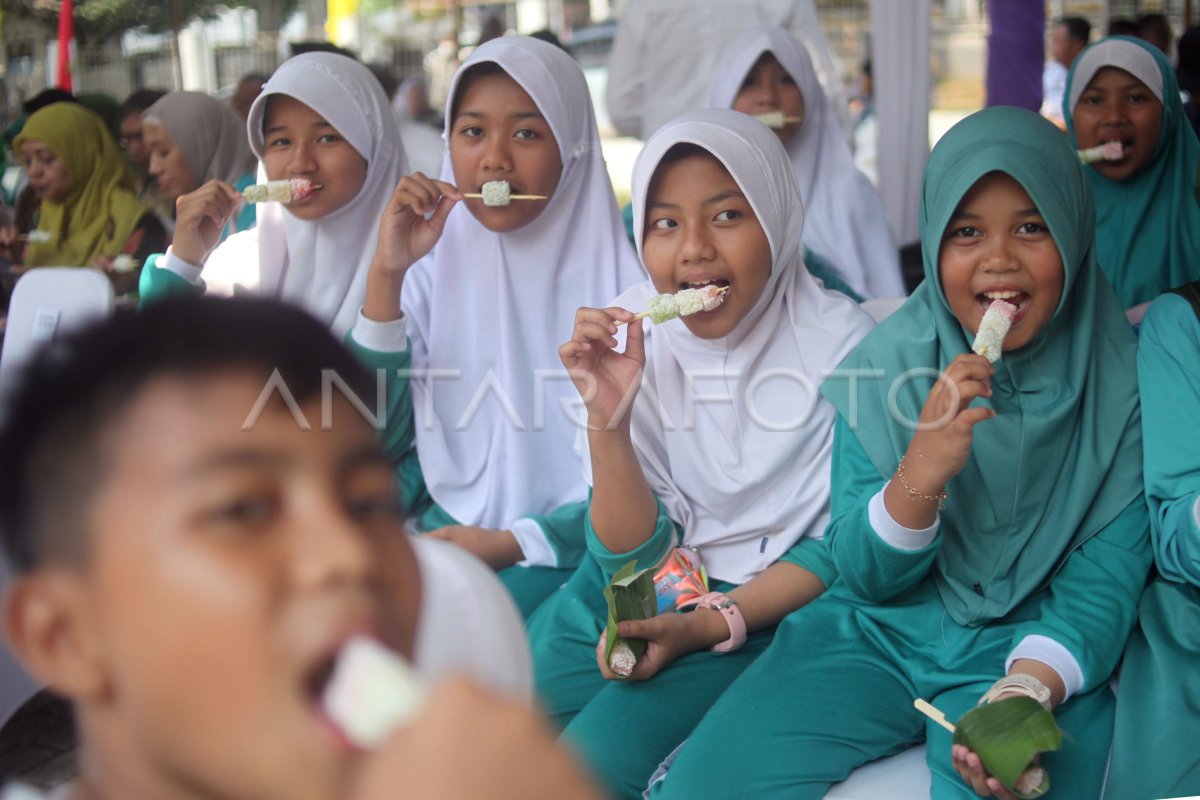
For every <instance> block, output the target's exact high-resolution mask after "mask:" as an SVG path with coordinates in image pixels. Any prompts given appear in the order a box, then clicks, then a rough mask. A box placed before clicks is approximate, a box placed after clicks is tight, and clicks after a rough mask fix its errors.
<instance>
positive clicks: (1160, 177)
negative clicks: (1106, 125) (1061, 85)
mask: <svg viewBox="0 0 1200 800" xmlns="http://www.w3.org/2000/svg"><path fill="white" fill-rule="evenodd" d="M1131 48H1136V49H1131ZM1146 54H1149V56H1151V57H1152V59H1151V58H1147V56H1146ZM1097 57H1099V62H1100V63H1101V64H1103V65H1105V66H1107V65H1112V66H1116V67H1119V68H1122V69H1125V70H1126V71H1129V70H1131V69H1133V70H1138V69H1139V64H1141V65H1142V66H1144V67H1145V69H1144V70H1141V71H1143V72H1154V71H1157V73H1158V79H1159V81H1161V86H1162V127H1161V129H1160V133H1159V137H1158V144H1157V145H1156V146H1155V149H1154V153H1153V155H1152V156H1151V159H1150V161H1149V162H1148V163H1147V164H1146V165H1145V166H1144V167H1143V168H1142V169H1141V170H1140V171H1139V172H1138V173H1137V174H1136V175H1134V176H1132V177H1130V178H1128V179H1126V180H1124V181H1114V180H1109V179H1108V178H1106V177H1104V176H1103V175H1101V174H1100V173H1099V172H1097V171H1096V170H1095V169H1093V168H1091V167H1087V168H1086V169H1085V170H1084V172H1085V174H1086V175H1087V176H1088V182H1089V183H1090V184H1091V187H1092V192H1093V193H1094V194H1095V196H1096V219H1097V223H1096V258H1097V259H1098V260H1099V262H1100V267H1101V269H1103V270H1104V274H1105V275H1107V276H1108V279H1109V280H1110V281H1111V282H1112V285H1113V288H1114V289H1116V291H1117V297H1118V298H1119V299H1120V301H1121V304H1122V306H1123V307H1125V308H1128V307H1130V306H1135V305H1137V304H1139V303H1145V302H1149V301H1150V300H1153V299H1154V298H1155V297H1157V296H1158V295H1160V294H1162V293H1163V292H1165V291H1167V290H1168V289H1170V288H1171V287H1173V286H1179V285H1180V284H1183V283H1185V282H1186V281H1194V280H1196V279H1197V278H1200V204H1197V201H1196V191H1197V183H1196V169H1197V166H1198V165H1200V144H1198V143H1197V141H1196V134H1195V133H1194V132H1193V131H1192V126H1191V125H1190V124H1189V123H1188V120H1187V115H1186V114H1185V113H1184V110H1183V103H1182V102H1181V101H1180V99H1179V84H1178V82H1177V81H1176V80H1175V71H1174V70H1173V69H1172V68H1171V64H1170V62H1168V61H1167V58H1166V56H1164V55H1163V54H1162V52H1161V51H1160V50H1159V49H1158V48H1156V47H1154V46H1153V45H1149V44H1146V43H1145V42H1143V41H1141V40H1140V39H1135V38H1132V37H1128V36H1110V37H1108V38H1106V39H1101V40H1100V41H1098V42H1095V43H1093V44H1092V45H1090V46H1089V47H1088V48H1086V49H1085V50H1084V51H1083V52H1082V53H1080V55H1079V56H1078V57H1077V58H1076V59H1075V62H1074V64H1073V65H1072V67H1071V71H1070V73H1069V75H1068V77H1067V85H1066V90H1065V91H1064V92H1063V118H1064V119H1066V121H1067V133H1068V135H1069V136H1070V140H1071V145H1072V146H1073V147H1077V146H1078V145H1077V143H1076V139H1075V123H1074V122H1073V121H1072V118H1071V117H1072V112H1073V110H1074V109H1073V108H1072V106H1071V102H1070V99H1071V94H1072V91H1073V86H1074V84H1075V83H1077V82H1079V81H1081V80H1082V81H1090V80H1091V79H1092V77H1094V73H1095V71H1097V70H1093V69H1091V68H1090V66H1089V64H1092V63H1094V61H1093V60H1094V59H1096V58H1097ZM1085 59H1088V60H1087V61H1085ZM1151 60H1152V62H1153V65H1151ZM1081 64H1082V65H1084V67H1085V73H1084V74H1080V73H1079V68H1080V65H1081ZM1135 77H1138V78H1139V79H1140V80H1142V81H1143V82H1146V81H1148V80H1152V79H1153V76H1152V75H1150V74H1143V75H1141V76H1135ZM1085 85H1086V84H1085Z"/></svg>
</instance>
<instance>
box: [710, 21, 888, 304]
mask: <svg viewBox="0 0 1200 800" xmlns="http://www.w3.org/2000/svg"><path fill="white" fill-rule="evenodd" d="M708 104H709V105H710V106H712V107H714V108H732V109H734V110H735V111H741V112H742V113H744V114H750V115H751V116H757V115H762V116H761V117H760V118H761V119H764V120H768V121H769V122H770V123H771V124H772V126H775V125H777V126H778V127H775V128H774V129H775V133H776V134H777V135H778V136H779V139H780V141H781V142H783V144H784V146H785V147H786V148H787V152H788V159H789V160H790V162H791V168H792V171H793V172H794V173H795V175H796V182H797V183H798V184H799V186H800V196H801V197H803V198H804V217H805V218H804V245H805V247H806V248H808V250H809V251H810V252H811V254H812V255H813V256H815V258H806V260H805V261H806V263H808V262H809V261H812V262H814V263H818V264H819V267H820V272H817V271H815V270H814V271H813V272H814V274H816V275H818V277H821V278H822V279H825V282H826V284H827V285H829V286H830V287H831V288H836V289H839V290H840V289H841V286H839V285H838V282H839V281H840V282H842V283H844V284H845V285H846V286H848V287H849V289H850V290H851V293H852V295H853V296H855V297H856V298H870V297H903V296H904V295H905V294H906V293H907V292H906V291H905V289H904V280H903V277H902V276H901V274H900V257H899V254H898V252H897V250H896V244H895V242H894V241H893V239H892V234H891V231H890V230H889V229H888V225H887V218H886V217H885V216H884V211H883V201H882V200H881V199H880V197H879V192H877V191H876V190H875V187H874V186H872V185H871V182H870V181H869V180H867V177H866V176H865V175H863V174H862V172H860V171H859V169H858V167H856V166H855V165H854V158H853V156H852V155H851V154H850V148H849V146H848V145H847V144H846V137H845V134H844V133H843V131H842V126H841V125H840V124H839V123H838V120H837V115H836V114H835V113H834V109H833V108H832V107H831V105H830V103H829V100H828V99H827V98H826V96H825V92H824V90H822V89H821V84H820V83H819V82H818V80H817V75H816V71H815V70H814V69H813V63H812V59H811V58H810V57H809V54H808V50H806V49H805V47H804V45H803V44H802V43H801V42H800V40H799V39H797V38H796V37H795V36H793V35H792V34H790V33H788V32H787V31H785V30H784V29H783V28H780V27H777V26H774V25H759V26H755V27H752V28H750V29H749V30H747V31H745V32H743V33H742V34H740V35H739V36H738V37H736V38H735V39H733V40H732V41H731V42H729V44H727V45H726V46H725V49H724V50H722V51H721V55H720V57H719V58H718V60H717V66H716V69H714V70H713V73H712V79H711V80H710V81H709V84H708ZM771 117H776V119H774V120H772V119H771ZM809 266H810V270H811V269H812V264H810V265H809ZM827 278H828V279H827Z"/></svg>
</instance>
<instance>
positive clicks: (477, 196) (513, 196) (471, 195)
mask: <svg viewBox="0 0 1200 800" xmlns="http://www.w3.org/2000/svg"><path fill="white" fill-rule="evenodd" d="M463 197H467V198H470V199H472V200H482V199H483V195H482V194H480V193H479V192H463ZM508 199H509V200H545V199H546V195H544V194H510V195H509V196H508Z"/></svg>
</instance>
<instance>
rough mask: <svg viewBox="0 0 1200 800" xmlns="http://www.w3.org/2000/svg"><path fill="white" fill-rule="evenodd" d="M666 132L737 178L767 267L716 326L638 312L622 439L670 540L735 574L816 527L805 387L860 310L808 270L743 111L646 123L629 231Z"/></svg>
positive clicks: (624, 300) (818, 438)
mask: <svg viewBox="0 0 1200 800" xmlns="http://www.w3.org/2000/svg"><path fill="white" fill-rule="evenodd" d="M680 143H691V144H695V145H698V146H700V147H702V148H703V149H705V150H707V151H708V152H709V153H711V154H712V155H713V156H714V157H716V158H717V160H718V161H720V162H721V163H722V164H723V165H724V167H725V169H726V170H728V171H729V174H730V175H732V176H733V178H734V180H735V181H737V184H738V186H739V187H740V188H741V190H742V192H743V193H745V195H746V199H747V200H749V202H750V205H751V207H752V208H753V209H754V213H755V215H756V216H757V217H758V220H759V222H760V223H761V224H762V228H763V231H764V232H765V233H766V235H767V241H768V243H769V244H770V247H771V260H772V267H771V275H770V278H769V279H768V281H767V284H766V286H765V287H764V288H763V293H762V296H761V297H759V299H758V302H756V303H755V305H754V307H753V308H752V309H751V310H750V311H749V312H748V313H747V314H746V317H745V318H744V319H743V320H742V321H741V322H740V323H738V326H737V327H736V328H734V330H733V331H732V332H730V334H729V335H728V336H726V337H724V338H723V339H715V340H705V339H700V338H697V337H696V336H693V335H692V333H691V332H690V331H688V329H687V327H686V326H685V325H684V324H683V323H682V322H681V321H678V320H673V321H671V322H667V323H665V324H663V325H648V326H646V371H645V374H644V377H643V383H642V390H641V392H639V394H638V396H637V399H636V400H635V401H634V405H633V420H632V435H633V444H634V447H635V448H636V449H637V453H638V459H639V460H640V461H641V463H642V469H643V470H644V471H645V473H646V478H647V480H648V481H649V483H650V488H651V490H652V491H653V492H654V493H655V495H657V496H658V497H659V498H660V499H661V500H662V501H663V503H664V504H665V505H666V507H667V510H668V511H669V512H670V514H671V518H672V519H673V520H675V521H676V522H678V523H681V524H682V525H683V530H684V533H683V541H684V543H685V544H688V545H693V546H695V547H698V548H699V549H700V551H701V554H702V555H703V558H704V563H705V566H706V567H707V569H708V572H709V574H710V575H712V576H713V577H714V578H717V579H720V580H726V581H731V582H733V583H744V582H745V581H747V580H749V579H750V578H752V577H754V576H755V575H757V574H758V573H759V572H761V571H762V570H764V569H766V568H767V567H768V566H769V565H770V564H771V563H773V562H774V561H776V560H777V559H778V558H779V557H780V556H781V555H783V554H784V553H785V552H786V551H787V550H788V549H789V548H790V547H791V546H792V545H793V544H794V543H795V542H796V541H798V540H799V539H800V538H801V537H805V536H807V537H811V538H818V539H819V538H821V536H822V535H823V533H824V529H825V525H826V523H827V522H828V521H829V485H830V475H829V471H830V460H831V456H832V451H833V423H834V419H835V412H834V409H833V406H832V405H830V404H829V402H828V401H826V400H825V399H824V398H823V397H821V395H820V394H819V393H818V392H817V388H818V387H819V386H820V384H821V381H822V380H823V379H824V377H825V374H826V373H827V372H828V371H829V370H832V369H834V368H835V367H836V366H837V365H838V363H839V362H840V361H841V360H842V358H843V357H844V356H845V355H846V354H847V353H849V352H850V351H851V350H852V349H853V348H854V346H855V345H856V344H857V343H858V342H859V340H860V339H862V337H863V336H865V335H866V333H867V332H868V331H869V330H870V329H871V328H872V327H873V323H872V322H871V319H870V317H868V316H867V315H866V314H865V313H864V312H863V311H861V310H860V309H859V308H858V306H857V305H856V304H855V303H854V302H853V301H851V300H850V299H848V298H847V297H846V296H845V295H842V294H840V293H836V292H829V291H826V290H825V289H823V288H822V287H821V285H820V284H819V283H818V282H817V281H816V280H814V279H813V278H812V276H810V275H809V274H808V270H807V269H805V267H804V260H803V256H802V253H803V248H802V245H801V235H802V233H803V229H804V207H803V204H802V203H801V200H800V195H799V194H798V192H797V190H796V179H795V176H794V175H793V174H792V171H791V170H789V169H788V168H787V153H785V152H784V149H783V146H782V145H781V144H780V143H779V139H778V138H777V137H776V136H775V134H774V133H773V132H771V131H770V130H769V129H768V128H767V127H766V126H764V125H763V124H762V123H760V122H758V121H756V120H754V119H752V118H750V117H748V116H746V115H744V114H739V113H737V112H734V111H729V110H724V109H708V110H704V111H693V112H691V113H689V114H685V115H684V116H682V117H679V118H677V119H675V120H674V121H673V122H670V123H668V124H667V125H665V126H664V127H662V128H660V129H659V131H658V132H657V133H655V134H654V135H653V136H652V137H650V140H649V141H648V142H646V147H645V149H644V150H643V151H642V153H641V155H639V156H638V160H637V163H636V164H635V166H634V170H633V218H634V227H635V231H636V234H637V237H636V240H637V241H638V242H639V243H640V242H641V240H642V226H643V222H644V215H645V209H646V199H647V198H646V193H647V191H648V188H649V185H650V180H651V178H653V177H654V173H655V170H656V169H657V168H658V165H659V162H661V161H662V158H663V156H664V155H665V154H666V153H667V151H669V150H670V149H671V148H672V147H674V146H675V145H676V144H680ZM654 294H655V289H654V286H653V284H651V283H650V282H648V281H647V282H645V283H642V284H640V285H638V286H635V287H634V288H632V289H630V290H629V291H627V292H625V293H624V294H622V295H621V296H620V297H619V298H617V300H616V301H615V305H618V306H621V307H622V308H626V309H629V310H631V311H640V310H642V309H643V308H645V306H646V301H647V300H648V299H649V298H650V297H652V296H653V295H654ZM622 330H624V329H622ZM689 416H690V417H691V423H690V424H689V422H688V418H689ZM588 463H589V462H587V461H585V464H588ZM589 472H590V469H589ZM588 479H589V481H590V480H591V476H590V474H588Z"/></svg>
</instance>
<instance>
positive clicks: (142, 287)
mask: <svg viewBox="0 0 1200 800" xmlns="http://www.w3.org/2000/svg"><path fill="white" fill-rule="evenodd" d="M163 255H164V254H163V253H155V254H154V255H152V256H150V257H149V258H147V259H146V265H145V266H144V267H143V268H142V275H141V277H140V278H139V279H138V296H139V297H140V298H141V304H142V305H147V304H150V303H156V302H158V301H159V300H162V299H164V298H167V297H174V296H176V295H181V294H185V295H200V294H204V284H203V283H200V284H199V285H197V284H195V283H192V282H191V281H188V280H186V279H184V278H181V277H180V276H178V275H176V274H175V273H174V272H171V270H169V269H159V268H158V260H159V259H160V258H162V257H163Z"/></svg>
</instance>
